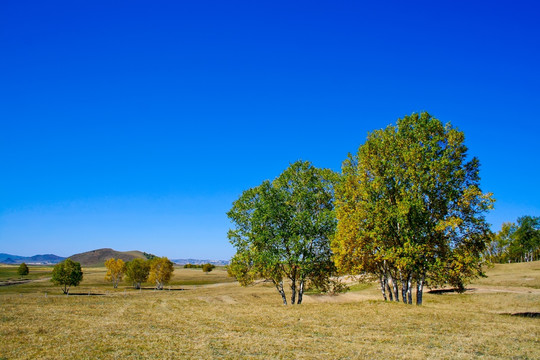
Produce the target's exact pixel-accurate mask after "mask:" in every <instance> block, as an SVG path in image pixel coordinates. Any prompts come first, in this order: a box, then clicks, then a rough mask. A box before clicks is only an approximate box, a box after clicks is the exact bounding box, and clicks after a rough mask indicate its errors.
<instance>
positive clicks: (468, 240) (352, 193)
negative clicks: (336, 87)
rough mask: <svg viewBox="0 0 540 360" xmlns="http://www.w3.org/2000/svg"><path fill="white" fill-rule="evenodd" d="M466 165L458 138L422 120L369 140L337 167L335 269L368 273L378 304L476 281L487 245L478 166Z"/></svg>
mask: <svg viewBox="0 0 540 360" xmlns="http://www.w3.org/2000/svg"><path fill="white" fill-rule="evenodd" d="M466 159H467V147H466V146H465V145H464V134H463V133H462V132H460V131H458V130H457V129H455V128H453V127H452V126H451V125H450V124H446V125H443V124H442V123H441V122H440V121H439V120H437V119H435V118H433V117H432V116H431V115H429V114H428V113H422V114H420V115H419V114H413V115H411V116H405V117H404V118H403V119H398V122H397V125H395V126H393V125H390V126H388V127H387V128H385V129H382V130H376V131H374V132H372V133H370V134H369V135H368V139H367V141H366V143H365V144H363V145H362V146H360V148H359V150H358V154H357V155H355V156H353V155H349V158H348V159H347V160H346V161H345V162H344V163H343V167H342V172H343V179H342V181H341V182H340V186H339V187H338V189H337V190H336V208H337V218H338V220H339V221H338V228H337V232H336V236H335V240H334V242H333V245H332V246H333V250H334V253H335V261H336V264H337V266H338V268H339V269H340V270H342V271H348V272H369V273H373V274H376V275H377V276H378V278H379V280H380V285H381V292H382V294H383V297H384V299H385V300H386V299H387V294H388V297H389V298H390V299H391V300H392V298H393V299H394V300H396V301H399V295H400V294H399V288H400V287H401V298H402V301H403V302H406V303H409V304H411V303H412V287H413V283H416V303H417V304H418V305H420V304H422V293H423V287H424V284H425V283H426V281H428V282H429V283H430V284H431V285H433V286H436V285H442V284H451V285H452V286H455V287H456V288H458V289H463V288H464V285H465V283H466V282H467V281H468V279H470V278H472V277H475V276H481V275H482V267H481V265H482V262H483V253H484V251H485V249H486V245H487V243H488V242H489V240H490V238H491V232H490V230H489V226H488V224H487V223H486V221H485V218H484V213H485V212H486V211H488V210H489V209H491V208H492V206H493V199H492V197H491V196H492V195H491V194H484V193H482V192H481V190H480V184H479V182H480V178H479V176H478V173H479V171H478V168H479V162H478V159H476V158H472V159H471V160H470V161H466Z"/></svg>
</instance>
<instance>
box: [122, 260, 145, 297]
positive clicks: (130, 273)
mask: <svg viewBox="0 0 540 360" xmlns="http://www.w3.org/2000/svg"><path fill="white" fill-rule="evenodd" d="M125 273H126V279H127V281H129V282H131V283H133V287H134V288H135V289H140V288H141V284H142V283H144V282H146V281H147V280H148V276H149V274H150V263H149V261H146V260H143V259H138V258H137V259H133V260H131V261H128V262H127V263H126V272H125Z"/></svg>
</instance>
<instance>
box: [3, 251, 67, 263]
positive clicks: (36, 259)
mask: <svg viewBox="0 0 540 360" xmlns="http://www.w3.org/2000/svg"><path fill="white" fill-rule="evenodd" d="M64 259H65V258H63V257H61V256H57V255H53V254H44V255H34V256H19V255H10V254H3V253H0V263H2V264H12V265H13V264H21V263H26V264H39V265H48V264H57V263H59V262H60V261H62V260H64Z"/></svg>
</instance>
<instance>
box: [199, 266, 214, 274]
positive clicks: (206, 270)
mask: <svg viewBox="0 0 540 360" xmlns="http://www.w3.org/2000/svg"><path fill="white" fill-rule="evenodd" d="M215 267H216V266H215V265H212V264H204V265H203V266H202V271H204V272H205V273H207V274H208V273H209V272H210V271H212V270H214V268H215Z"/></svg>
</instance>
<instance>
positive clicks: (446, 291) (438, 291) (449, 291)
mask: <svg viewBox="0 0 540 360" xmlns="http://www.w3.org/2000/svg"><path fill="white" fill-rule="evenodd" d="M471 290H475V289H473V288H470V289H465V291H471ZM465 291H462V292H461V293H464V292H465ZM452 293H456V294H459V291H457V289H432V290H429V291H428V294H435V295H442V294H452Z"/></svg>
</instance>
